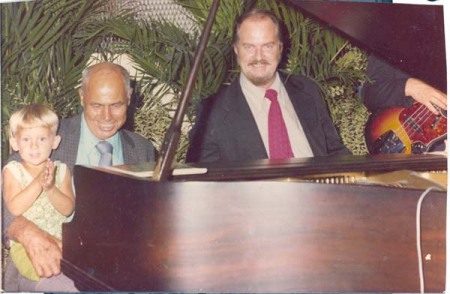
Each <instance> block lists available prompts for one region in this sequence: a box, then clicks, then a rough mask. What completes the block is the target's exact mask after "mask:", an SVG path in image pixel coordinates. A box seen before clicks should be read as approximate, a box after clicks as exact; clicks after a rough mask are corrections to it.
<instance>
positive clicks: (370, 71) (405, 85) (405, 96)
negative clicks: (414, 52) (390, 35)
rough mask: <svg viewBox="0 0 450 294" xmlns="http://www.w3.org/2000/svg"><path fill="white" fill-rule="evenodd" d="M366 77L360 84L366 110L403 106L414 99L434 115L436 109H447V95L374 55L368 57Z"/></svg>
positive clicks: (437, 110)
mask: <svg viewBox="0 0 450 294" xmlns="http://www.w3.org/2000/svg"><path fill="white" fill-rule="evenodd" d="M367 76H368V77H369V79H370V81H368V82H365V83H364V85H363V88H362V99H363V102H364V105H365V106H366V107H367V109H369V110H370V111H378V110H380V109H384V108H388V107H402V108H407V107H411V106H412V104H413V103H414V102H418V103H421V104H423V105H425V106H426V107H427V108H428V109H429V110H430V111H431V112H433V113H434V114H438V113H439V109H440V108H442V109H444V110H446V109H447V94H445V93H443V92H441V91H439V90H438V89H436V88H434V87H432V86H430V85H429V84H427V83H425V82H424V81H422V80H419V79H416V78H413V77H411V76H409V75H407V74H406V73H404V72H403V71H401V70H398V69H396V68H394V67H393V66H391V65H389V64H388V63H386V62H384V61H382V60H381V59H379V58H377V57H375V56H374V55H370V56H369V60H368V64H367Z"/></svg>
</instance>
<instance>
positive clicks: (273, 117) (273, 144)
mask: <svg viewBox="0 0 450 294" xmlns="http://www.w3.org/2000/svg"><path fill="white" fill-rule="evenodd" d="M265 97H266V98H267V99H269V100H270V102H271V103H270V109H269V153H270V158H274V159H284V158H291V157H294V153H293V152H292V148H291V143H290V141H289V135H288V133H287V129H286V125H285V123H284V119H283V114H282V113H281V108H280V103H278V99H277V91H275V90H273V89H267V90H266V95H265Z"/></svg>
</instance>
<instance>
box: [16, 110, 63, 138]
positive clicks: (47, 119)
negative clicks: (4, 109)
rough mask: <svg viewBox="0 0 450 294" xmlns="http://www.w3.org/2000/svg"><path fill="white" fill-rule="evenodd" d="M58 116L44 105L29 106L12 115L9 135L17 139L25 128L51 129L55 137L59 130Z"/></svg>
mask: <svg viewBox="0 0 450 294" xmlns="http://www.w3.org/2000/svg"><path fill="white" fill-rule="evenodd" d="M58 122H59V121H58V116H57V115H56V114H55V113H54V112H53V111H52V110H51V109H50V108H48V107H46V106H44V105H42V104H29V105H26V106H24V107H22V108H21V109H19V110H17V111H16V112H14V113H13V115H11V118H10V119H9V135H10V137H11V138H15V136H16V135H17V132H18V131H20V130H21V129H25V128H36V127H44V128H49V129H50V130H51V131H52V133H53V134H54V135H56V131H57V130H58Z"/></svg>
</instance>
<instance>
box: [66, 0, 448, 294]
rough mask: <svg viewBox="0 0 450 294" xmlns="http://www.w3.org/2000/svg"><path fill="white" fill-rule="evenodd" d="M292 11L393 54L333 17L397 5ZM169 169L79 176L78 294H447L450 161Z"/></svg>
mask: <svg viewBox="0 0 450 294" xmlns="http://www.w3.org/2000/svg"><path fill="white" fill-rule="evenodd" d="M290 2H292V5H295V6H297V7H298V9H302V11H304V12H305V13H307V14H309V15H310V16H311V17H315V18H317V19H319V21H324V22H325V23H327V24H328V25H330V27H332V28H333V29H335V30H337V31H339V32H340V33H342V34H344V35H345V36H346V37H349V38H355V39H356V40H359V42H361V44H368V46H369V47H370V48H369V49H371V50H374V52H380V56H382V55H383V52H384V53H386V52H385V51H383V50H381V48H377V47H373V46H372V47H371V45H370V42H369V43H365V42H364V41H362V40H363V39H364V38H362V37H361V34H362V33H361V32H359V34H360V35H359V37H358V36H357V35H355V32H353V31H352V29H351V26H348V25H347V26H346V25H345V23H346V22H344V24H342V23H340V22H339V21H338V20H336V19H334V20H333V19H329V16H330V15H333V16H335V17H336V18H339V20H340V21H342V20H343V19H346V18H348V17H349V16H352V17H355V15H353V14H352V12H353V13H355V14H356V13H357V12H358V13H363V16H361V15H360V19H359V21H364V20H371V19H372V18H370V17H369V16H368V15H367V14H370V13H375V14H377V13H381V14H378V16H380V15H383V14H384V16H386V17H389V15H390V14H389V13H388V12H389V11H391V9H392V6H391V5H392V4H371V3H351V4H350V3H338V2H320V1H314V2H308V1H290ZM379 5H380V6H379ZM387 5H389V6H387ZM409 9H411V11H409V12H411V13H413V14H414V13H416V14H417V13H418V11H417V10H416V8H415V7H410V6H403V7H402V12H400V11H396V12H395V13H396V14H395V17H394V19H395V21H399V22H400V23H401V17H408V18H409V21H411V19H414V18H412V17H411V14H409V12H405V10H409ZM324 12H327V13H324ZM330 12H333V13H330ZM338 12H339V13H338ZM344 12H345V13H344ZM403 13H405V14H403ZM416 14H414V15H416ZM439 14H440V15H441V16H442V8H439V7H435V8H430V9H429V10H422V12H421V13H420V16H421V18H420V20H424V23H425V24H424V25H428V26H429V25H430V22H429V21H426V20H427V19H428V20H429V19H430V17H432V18H433V19H434V18H437V19H439ZM424 15H425V16H424ZM426 15H428V16H426ZM389 19H390V21H393V20H394V19H393V17H392V15H391V16H390V17H389ZM438 21H439V20H438ZM377 23H378V22H377ZM391 23H392V22H391ZM441 24H442V31H441V33H442V35H439V33H436V30H433V32H434V33H430V34H428V35H432V34H435V33H436V36H435V37H437V38H438V39H439V38H442V40H443V19H441ZM414 25H415V24H414ZM433 26H434V24H433ZM390 29H392V30H394V31H395V28H390ZM402 29H403V30H404V29H405V27H402ZM387 34H388V35H389V34H391V33H388V32H387ZM392 34H394V35H395V33H392ZM430 38H431V37H430ZM439 40H440V39H439ZM410 41H411V40H410ZM377 44H378V43H377ZM406 44H407V45H408V46H409V45H411V44H409V43H406ZM434 44H436V43H434ZM386 46H387V45H383V46H382V48H384V49H386ZM398 46H399V45H398V44H394V45H393V46H392V48H388V51H389V52H391V53H392V54H387V55H386V56H387V57H389V58H390V60H389V58H387V57H386V59H387V60H388V61H389V62H392V63H395V62H398V61H399V56H401V58H400V59H401V62H399V64H410V63H409V62H408V59H407V58H408V57H407V56H406V55H410V52H408V53H407V54H403V55H401V52H399V51H398V50H396V49H395V48H397V47H398ZM433 46H434V45H433ZM403 48H404V47H403ZM409 48H414V50H415V47H409ZM397 49H398V48H397ZM440 49H442V48H440ZM427 50H436V49H435V48H434V49H433V48H428V49H427ZM393 51H395V53H393ZM419 51H420V53H418V54H424V52H421V50H418V51H416V52H419ZM433 52H434V51H433ZM396 54H400V55H396ZM433 54H434V53H433ZM436 54H438V55H436V56H441V57H442V58H444V61H445V55H444V54H440V53H439V52H437V53H436ZM439 54H440V55H439ZM421 56H426V55H421ZM433 56H434V55H433ZM410 58H411V57H410ZM417 59H419V58H414V61H416V60H417ZM438 59H439V58H438ZM427 61H431V60H427ZM432 62H434V59H433V61H432ZM435 62H436V64H435V65H436V66H438V67H434V70H435V71H434V73H433V74H432V73H431V70H424V71H423V72H422V73H423V74H422V75H421V76H419V77H420V78H422V79H424V80H427V81H429V82H430V83H432V84H434V85H437V86H439V87H441V89H444V88H445V87H446V84H445V79H442V77H445V66H444V67H442V64H445V62H443V61H442V60H439V61H435ZM406 67H408V66H406ZM409 70H411V69H407V68H406V69H405V71H409ZM409 72H410V73H412V72H411V71H409ZM175 141H176V140H175ZM172 143H173V142H171V144H169V145H171V146H173V144H172ZM169 149H170V146H169ZM163 153H164V152H163ZM169 153H170V152H169ZM163 155H164V154H163ZM169 158H170V156H169ZM162 161H164V160H162ZM169 161H170V160H169ZM161 165H162V166H163V167H162V169H164V163H162V164H161V159H160V160H159V161H158V162H157V166H156V168H155V167H153V166H152V165H151V164H150V163H143V164H140V165H137V166H120V167H117V168H115V169H102V168H92V167H86V166H76V167H75V170H74V184H75V189H76V193H77V198H76V212H75V216H74V218H73V220H72V222H70V223H67V224H64V225H63V259H62V261H61V266H62V270H63V272H64V273H65V274H66V275H67V276H69V277H71V278H72V279H73V280H74V281H75V283H76V286H77V287H78V288H79V289H80V290H82V291H124V292H125V291H126V292H135V291H156V292H160V291H162V292H402V293H406V292H409V293H410V292H422V291H423V292H443V291H444V290H445V272H446V267H445V265H446V234H445V230H446V183H447V156H446V155H443V154H414V155H405V154H391V155H382V154H380V155H366V156H340V157H327V158H307V159H290V160H285V161H270V160H260V161H255V162H247V163H242V164H240V165H229V164H210V165H191V166H188V167H181V168H175V169H174V168H173V167H172V166H170V165H169V170H168V171H167V172H160V170H161ZM150 170H153V177H150V176H148V174H146V173H147V172H148V171H150ZM156 173H159V174H156ZM161 174H163V175H164V174H165V176H162V177H161ZM158 175H159V176H158Z"/></svg>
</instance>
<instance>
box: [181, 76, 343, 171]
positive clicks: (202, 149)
mask: <svg viewBox="0 0 450 294" xmlns="http://www.w3.org/2000/svg"><path fill="white" fill-rule="evenodd" d="M281 79H282V80H285V81H284V82H283V83H284V86H285V87H286V90H287V92H288V94H289V97H290V98H291V100H292V104H293V106H294V109H295V111H296V113H297V116H298V118H299V120H300V123H301V125H302V127H303V129H304V131H305V134H306V137H307V139H308V142H309V144H310V145H311V149H312V151H313V153H314V156H326V155H334V154H349V153H350V152H349V151H348V149H347V148H346V147H345V146H344V145H343V143H342V141H341V139H340V137H339V135H338V133H337V131H336V129H335V127H334V124H333V122H332V120H331V117H330V115H329V113H328V110H327V107H326V105H325V103H324V101H323V100H322V98H321V96H320V93H319V91H318V89H317V87H316V85H315V84H314V83H313V82H312V81H311V80H309V79H308V78H306V77H303V76H295V77H294V76H291V77H289V78H288V79H286V77H284V76H283V75H281ZM264 158H268V155H267V152H266V149H265V148H264V143H263V141H262V138H261V135H260V134H259V131H258V127H257V125H256V122H255V119H254V118H253V114H252V112H251V110H250V107H249V105H248V103H247V101H246V99H245V96H244V93H243V92H242V89H241V86H240V83H239V79H235V80H234V81H233V82H232V83H231V85H230V86H228V87H226V88H224V89H222V90H221V91H219V93H218V94H216V95H215V96H214V97H210V98H208V99H206V100H204V101H203V102H202V103H201V104H200V107H199V110H198V112H197V118H196V123H195V125H194V128H193V129H192V131H191V133H190V146H189V150H188V153H187V157H186V161H187V162H242V161H248V160H256V159H264Z"/></svg>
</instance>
